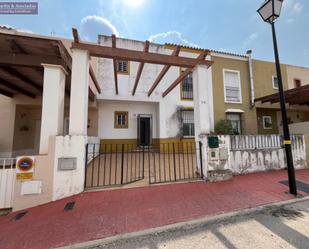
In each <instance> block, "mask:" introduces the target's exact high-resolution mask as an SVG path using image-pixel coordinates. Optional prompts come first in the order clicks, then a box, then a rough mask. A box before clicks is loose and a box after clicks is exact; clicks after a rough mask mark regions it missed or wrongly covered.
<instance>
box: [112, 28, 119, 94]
mask: <svg viewBox="0 0 309 249" xmlns="http://www.w3.org/2000/svg"><path fill="white" fill-rule="evenodd" d="M112 48H114V49H115V48H116V36H115V35H114V34H112ZM113 66H114V81H115V91H116V94H117V95H118V78H117V60H116V59H115V58H113Z"/></svg>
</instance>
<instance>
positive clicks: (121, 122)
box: [114, 112, 128, 128]
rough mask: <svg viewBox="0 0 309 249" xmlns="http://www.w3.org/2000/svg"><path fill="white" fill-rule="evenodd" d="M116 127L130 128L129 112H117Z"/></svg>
mask: <svg viewBox="0 0 309 249" xmlns="http://www.w3.org/2000/svg"><path fill="white" fill-rule="evenodd" d="M114 127H115V128H128V112H115V120H114Z"/></svg>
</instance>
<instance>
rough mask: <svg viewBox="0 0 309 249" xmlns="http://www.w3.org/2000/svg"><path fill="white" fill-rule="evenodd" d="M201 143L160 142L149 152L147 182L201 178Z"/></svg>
mask: <svg viewBox="0 0 309 249" xmlns="http://www.w3.org/2000/svg"><path fill="white" fill-rule="evenodd" d="M201 149H202V143H200V142H199V143H198V142H197V143H196V142H180V143H160V144H158V145H157V146H156V149H155V150H153V151H152V152H151V153H150V154H149V157H148V159H149V162H148V168H149V183H150V184H154V183H166V182H176V181H184V180H193V179H201V178H202V176H203V167H202V165H198V164H199V163H200V162H202V150H201Z"/></svg>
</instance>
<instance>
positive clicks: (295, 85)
mask: <svg viewBox="0 0 309 249" xmlns="http://www.w3.org/2000/svg"><path fill="white" fill-rule="evenodd" d="M294 87H301V80H299V79H294Z"/></svg>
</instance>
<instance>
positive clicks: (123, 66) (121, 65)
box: [117, 60, 129, 74]
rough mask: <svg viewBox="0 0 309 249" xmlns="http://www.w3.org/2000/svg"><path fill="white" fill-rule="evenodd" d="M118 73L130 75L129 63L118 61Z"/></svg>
mask: <svg viewBox="0 0 309 249" xmlns="http://www.w3.org/2000/svg"><path fill="white" fill-rule="evenodd" d="M117 72H118V73H124V74H128V73H129V62H128V61H121V60H118V61H117Z"/></svg>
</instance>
